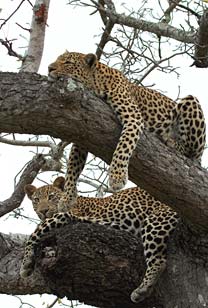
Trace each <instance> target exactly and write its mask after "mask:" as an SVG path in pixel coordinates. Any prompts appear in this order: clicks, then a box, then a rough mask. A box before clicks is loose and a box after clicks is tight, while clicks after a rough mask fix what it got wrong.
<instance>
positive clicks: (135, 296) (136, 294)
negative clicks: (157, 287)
mask: <svg viewBox="0 0 208 308" xmlns="http://www.w3.org/2000/svg"><path fill="white" fill-rule="evenodd" d="M151 293H152V288H150V287H148V288H147V287H145V286H143V287H142V288H141V287H139V288H137V289H135V290H134V291H133V292H132V293H131V300H132V302H134V303H138V302H142V301H143V300H144V299H145V298H147V297H149V296H150V294H151Z"/></svg>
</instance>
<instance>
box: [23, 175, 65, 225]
mask: <svg viewBox="0 0 208 308" xmlns="http://www.w3.org/2000/svg"><path fill="white" fill-rule="evenodd" d="M64 184H65V179H64V177H58V178H56V179H55V181H54V182H53V184H51V185H44V186H41V187H39V188H37V187H35V186H34V185H31V184H28V185H25V187H24V190H25V193H26V194H27V196H28V198H29V199H30V200H31V201H32V204H33V208H34V210H35V212H36V214H37V215H38V217H39V218H40V219H41V220H45V219H46V218H50V217H52V216H53V215H54V214H55V213H57V212H58V202H59V200H60V199H61V196H62V194H63V189H64Z"/></svg>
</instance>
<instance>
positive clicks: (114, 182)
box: [109, 172, 128, 191]
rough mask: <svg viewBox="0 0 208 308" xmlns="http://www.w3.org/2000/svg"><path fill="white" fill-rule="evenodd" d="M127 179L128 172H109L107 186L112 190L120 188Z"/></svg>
mask: <svg viewBox="0 0 208 308" xmlns="http://www.w3.org/2000/svg"><path fill="white" fill-rule="evenodd" d="M127 181H128V173H118V174H115V173H112V172H110V173H109V188H110V189H112V190H113V191H118V190H120V189H122V188H123V187H124V186H125V185H126V183H127Z"/></svg>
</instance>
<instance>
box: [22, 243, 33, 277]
mask: <svg viewBox="0 0 208 308" xmlns="http://www.w3.org/2000/svg"><path fill="white" fill-rule="evenodd" d="M34 256H35V254H34V248H33V243H32V241H28V242H27V246H26V248H25V253H24V257H23V260H22V264H21V267H20V276H21V277H22V278H26V277H28V276H30V275H31V274H32V272H33V270H34V266H35V259H34Z"/></svg>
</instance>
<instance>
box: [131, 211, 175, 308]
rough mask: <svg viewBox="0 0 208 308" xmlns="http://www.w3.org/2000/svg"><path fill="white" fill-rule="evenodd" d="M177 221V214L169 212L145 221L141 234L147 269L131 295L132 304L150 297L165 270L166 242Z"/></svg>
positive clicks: (151, 216)
mask: <svg viewBox="0 0 208 308" xmlns="http://www.w3.org/2000/svg"><path fill="white" fill-rule="evenodd" d="M162 214H164V213H162ZM177 221H178V217H177V214H176V213H174V212H172V213H171V211H170V212H169V213H166V214H165V215H164V216H162V215H160V214H159V215H150V216H149V217H147V218H146V219H145V221H144V224H143V226H142V228H141V233H142V242H143V247H144V255H145V260H146V265H147V268H146V272H145V275H144V277H143V280H142V282H141V284H140V285H139V287H138V288H136V289H135V290H133V292H132V293H131V300H132V301H133V302H134V303H137V302H141V301H143V300H144V299H145V298H147V297H149V296H150V294H151V293H152V291H153V289H154V286H155V284H156V283H157V281H158V279H159V277H160V276H161V274H162V273H163V271H164V270H165V268H166V260H167V256H166V254H167V241H168V238H169V236H170V233H171V231H172V230H174V228H175V227H176V225H177Z"/></svg>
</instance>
